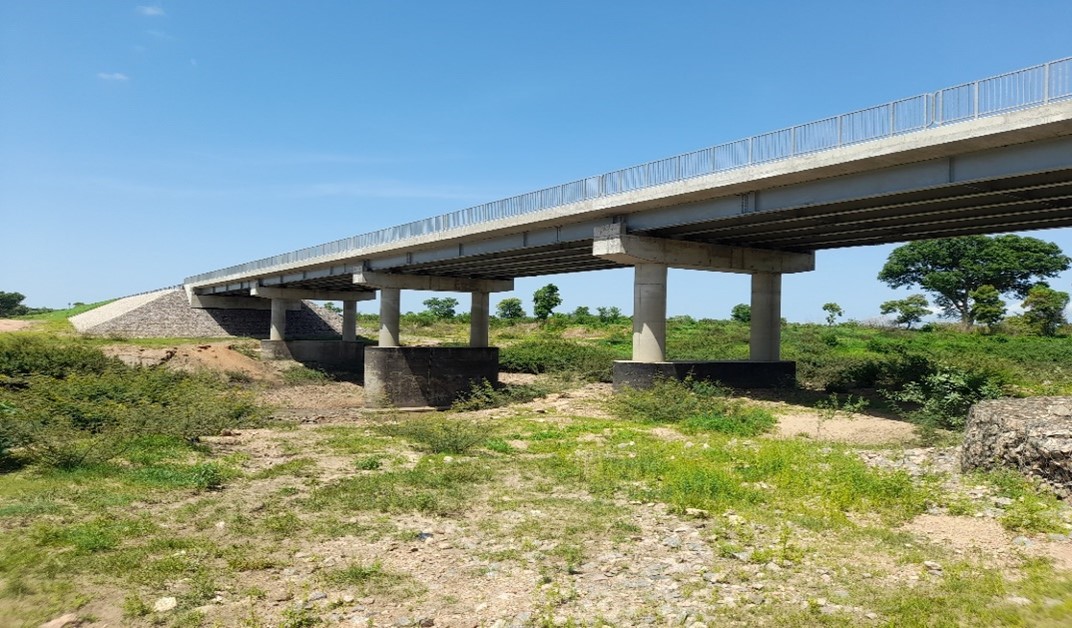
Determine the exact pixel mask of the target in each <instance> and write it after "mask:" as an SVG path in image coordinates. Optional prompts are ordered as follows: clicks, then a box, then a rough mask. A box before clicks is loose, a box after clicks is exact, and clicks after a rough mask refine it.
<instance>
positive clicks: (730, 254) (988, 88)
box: [184, 58, 1072, 402]
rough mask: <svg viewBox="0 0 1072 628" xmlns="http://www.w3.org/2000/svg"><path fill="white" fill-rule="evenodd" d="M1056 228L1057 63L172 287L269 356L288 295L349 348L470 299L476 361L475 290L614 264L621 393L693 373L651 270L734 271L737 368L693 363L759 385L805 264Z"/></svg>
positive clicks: (1071, 154) (1061, 217)
mask: <svg viewBox="0 0 1072 628" xmlns="http://www.w3.org/2000/svg"><path fill="white" fill-rule="evenodd" d="M1065 226H1072V58H1068V59H1063V60H1058V61H1054V62H1050V63H1046V64H1042V65H1039V66H1035V67H1032V68H1027V69H1024V70H1019V71H1017V72H1012V73H1008V74H1003V75H1000V76H996V77H991V78H988V79H983V80H980V81H974V82H971V83H966V84H964V85H958V86H955V87H950V88H946V89H943V90H939V91H937V92H933V93H928V94H922V95H919V96H914V97H911V98H906V99H902V100H899V101H895V102H892V103H886V104H883V105H879V106H877V107H872V108H869V109H865V110H861V111H857V112H853V113H848V114H844V115H840V116H834V117H831V118H827V119H825V120H820V121H816V122H812V123H808V124H802V125H798V126H795V127H791V128H788V129H782V130H779V131H775V132H771V133H766V134H763V135H758V136H754V137H751V138H747V139H744V140H740V141H737V142H731V143H728V144H723V145H720V146H714V147H711V148H707V149H703V150H700V151H695V152H692V153H687V154H684V155H678V156H675V157H671V158H668V159H663V160H659V161H655V162H651V163H648V164H642V165H639V166H634V167H631V168H626V169H623V170H619V171H616V172H611V173H607V174H603V175H599V176H595V177H588V178H585V179H579V180H577V181H574V182H571V183H567V184H563V185H560V186H556V187H553V188H548V189H545V190H539V191H536V192H531V193H528V194H523V195H520V196H516V197H511V198H509V199H503V200H500V201H495V202H492V203H487V204H484V205H480V206H477V207H473V208H468V209H465V210H461V211H458V212H454V213H451V214H445V215H442V216H436V217H432V218H428V219H425V220H422V221H417V222H413V223H409V224H406V225H400V226H397V227H392V228H389V229H384V230H380V231H376V232H372V233H367V234H362V235H358V236H353V237H350V238H344V239H342V240H337V241H334V242H329V243H326V244H322V245H319V246H315V247H309V248H306V249H301V250H298V251H293V252H290V253H285V254H281V255H277V256H273V257H270V258H266V259H262V260H256V261H252V262H247V263H243V264H238V265H236V266H232V267H229V268H224V269H220V270H216V271H212V272H208V273H203V274H200V275H195V276H192V277H188V278H187V279H186V280H185V282H184V285H185V288H186V292H187V295H188V296H189V298H190V302H191V305H193V306H194V307H208V308H212V307H228V308H230V307H252V306H253V304H254V303H255V302H256V303H263V301H259V300H260V299H266V298H267V299H271V302H272V312H273V316H272V328H271V339H272V340H275V341H282V340H285V335H286V332H285V312H286V307H287V303H288V302H289V301H290V300H293V299H302V298H304V299H329V300H340V301H343V304H344V341H347V340H353V339H354V338H355V331H354V329H355V326H354V320H355V312H356V306H355V304H356V301H360V300H366V299H371V298H374V296H375V293H376V292H379V293H380V325H381V329H380V337H379V348H380V349H385V350H386V349H391V348H397V347H399V336H398V319H399V309H398V308H399V291H400V290H407V289H421V290H444V291H455V292H470V293H472V295H473V298H472V310H471V314H472V317H471V321H472V322H471V338H470V345H471V347H472V348H474V349H484V350H486V349H487V344H488V317H489V296H488V295H489V293H490V292H498V291H507V290H511V289H512V288H513V279H514V278H516V277H527V276H536V275H548V274H559V273H566V272H579V271H589V270H601V269H607V268H614V267H619V266H621V265H628V266H632V267H634V269H635V279H634V312H633V327H634V333H633V360H632V362H631V363H621V364H619V365H616V380H618V379H621V381H623V382H627V381H641V380H644V379H645V378H650V377H651V376H652V374H653V373H660V374H664V375H666V374H673V373H679V372H682V371H683V369H690V370H692V371H694V372H697V371H696V369H698V368H699V369H700V370H703V369H702V368H701V367H699V366H698V365H696V364H691V365H673V364H671V363H667V362H665V361H664V356H665V351H664V347H665V318H666V316H665V313H666V271H667V268H668V267H675V268H694V269H705V270H711V271H721V272H736V273H747V274H750V275H751V277H752V334H751V350H750V360H749V361H748V362H738V363H731V364H726V363H721V364H720V365H715V366H710V368H711V369H713V370H712V372H711V374H712V376H713V377H718V378H720V379H724V380H728V381H739V382H740V383H745V384H747V383H760V384H770V383H776V382H775V380H779V379H783V378H785V377H787V376H791V375H792V372H793V371H792V368H791V365H787V363H784V362H781V361H780V352H779V342H780V338H779V321H780V298H781V276H782V274H784V273H795V272H806V271H809V270H813V269H814V267H815V252H816V251H819V250H823V249H830V248H838V247H851V246H866V245H872V244H883V243H892V242H903V241H908V240H916V239H926V238H940V237H949V236H958V235H968V234H987V233H1000V232H1007V231H1022V230H1031V229H1045V228H1052V227H1065ZM368 356H369V354H368V351H366V375H368V374H369V373H368V364H369V362H368ZM411 357H412V355H410V356H409V358H411ZM400 359H402V358H400ZM406 359H408V358H406ZM450 359H452V360H453V359H455V357H452V358H450ZM385 368H389V369H396V370H397V369H398V368H400V367H399V366H398V363H397V361H396V363H395V364H394V366H390V367H385ZM703 368H707V367H703ZM485 371H487V369H485ZM619 374H620V376H621V377H620V378H619ZM386 394H387V396H388V397H391V396H392V395H391V391H387V392H386ZM396 396H397V395H396ZM389 400H390V399H389ZM393 401H394V402H399V401H404V400H401V399H394V400H393Z"/></svg>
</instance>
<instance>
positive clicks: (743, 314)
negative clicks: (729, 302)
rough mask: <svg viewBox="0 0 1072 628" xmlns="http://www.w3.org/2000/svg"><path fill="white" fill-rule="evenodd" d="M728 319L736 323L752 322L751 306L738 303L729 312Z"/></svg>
mask: <svg viewBox="0 0 1072 628" xmlns="http://www.w3.org/2000/svg"><path fill="white" fill-rule="evenodd" d="M730 318H731V319H733V320H735V321H737V322H738V323H747V322H749V321H751V320H752V306H751V305H748V304H747V303H738V304H737V305H735V306H733V309H732V310H730Z"/></svg>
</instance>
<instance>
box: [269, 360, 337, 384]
mask: <svg viewBox="0 0 1072 628" xmlns="http://www.w3.org/2000/svg"><path fill="white" fill-rule="evenodd" d="M281 374H282V376H283V383H284V384H286V385H288V386H304V385H307V384H326V383H328V382H329V381H331V376H329V375H328V374H327V373H325V372H324V371H320V370H317V369H311V368H309V367H308V366H301V365H298V366H292V367H290V368H288V369H285V370H284V371H283V372H282V373H281Z"/></svg>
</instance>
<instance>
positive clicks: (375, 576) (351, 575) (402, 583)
mask: <svg viewBox="0 0 1072 628" xmlns="http://www.w3.org/2000/svg"><path fill="white" fill-rule="evenodd" d="M323 578H324V581H325V582H326V583H328V584H330V585H334V586H336V587H345V588H347V589H351V590H354V591H356V593H357V594H358V595H382V594H390V593H396V594H397V593H401V592H403V591H404V592H405V593H406V594H408V595H412V594H413V593H414V592H415V590H416V589H417V587H416V583H415V582H413V580H412V579H411V578H409V577H408V576H405V575H403V574H399V573H395V572H392V571H388V570H386V569H384V568H383V565H382V564H381V563H379V562H374V563H370V564H365V563H351V564H349V565H347V566H346V567H343V568H341V569H334V570H330V571H327V572H325V573H324V576H323Z"/></svg>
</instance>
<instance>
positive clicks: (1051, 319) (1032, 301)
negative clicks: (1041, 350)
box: [1023, 283, 1068, 336]
mask: <svg viewBox="0 0 1072 628" xmlns="http://www.w3.org/2000/svg"><path fill="white" fill-rule="evenodd" d="M1023 305H1024V320H1026V321H1027V324H1028V325H1030V326H1031V327H1033V328H1035V330H1037V331H1038V333H1039V334H1041V335H1043V336H1055V335H1057V330H1058V329H1060V327H1061V325H1064V324H1065V322H1066V320H1065V308H1067V307H1068V293H1067V292H1061V291H1060V290H1054V289H1053V288H1051V287H1049V286H1047V285H1046V284H1044V283H1040V284H1037V285H1035V286H1032V287H1031V289H1030V290H1028V292H1027V298H1026V299H1024V303H1023Z"/></svg>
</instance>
